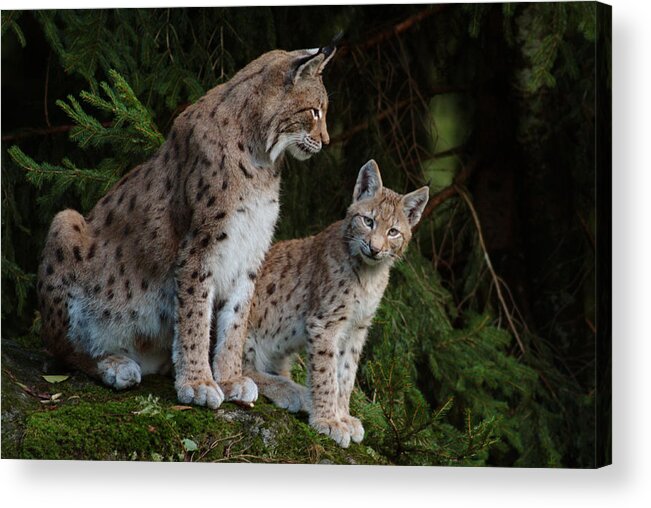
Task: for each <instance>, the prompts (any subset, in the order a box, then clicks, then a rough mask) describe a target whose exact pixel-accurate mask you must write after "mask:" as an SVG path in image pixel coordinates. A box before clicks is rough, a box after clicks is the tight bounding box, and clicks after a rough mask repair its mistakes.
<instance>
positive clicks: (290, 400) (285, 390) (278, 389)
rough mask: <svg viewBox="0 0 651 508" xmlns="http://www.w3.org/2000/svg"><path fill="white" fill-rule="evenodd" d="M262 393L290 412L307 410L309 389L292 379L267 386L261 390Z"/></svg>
mask: <svg viewBox="0 0 651 508" xmlns="http://www.w3.org/2000/svg"><path fill="white" fill-rule="evenodd" d="M262 394H263V395H264V396H265V397H267V398H269V399H270V400H271V401H272V402H273V403H274V404H276V406H278V407H280V408H282V409H286V410H287V411H289V412H290V413H298V412H299V411H306V412H309V407H310V402H309V398H310V395H309V391H308V389H307V388H305V387H304V386H300V385H298V384H296V383H294V382H293V381H288V382H287V383H282V384H278V385H276V386H268V387H267V388H266V389H264V390H263V391H262Z"/></svg>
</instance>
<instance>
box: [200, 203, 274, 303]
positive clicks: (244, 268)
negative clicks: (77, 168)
mask: <svg viewBox="0 0 651 508" xmlns="http://www.w3.org/2000/svg"><path fill="white" fill-rule="evenodd" d="M278 211H279V205H278V194H277V192H273V191H268V192H260V193H257V194H255V195H252V196H246V197H243V199H242V201H240V202H239V204H238V206H237V208H236V209H235V210H233V211H232V212H231V214H230V217H228V219H227V220H226V224H225V229H224V232H225V233H226V235H227V236H228V240H227V241H226V242H224V243H223V245H220V248H219V250H218V251H217V252H216V259H212V260H210V261H209V263H210V264H212V266H213V273H215V274H216V277H215V281H216V285H217V291H218V292H221V291H227V290H228V289H229V288H231V287H232V286H233V281H234V279H238V278H239V277H241V276H243V275H246V273H245V272H254V273H255V272H257V270H258V268H259V267H260V265H261V263H262V260H263V259H264V255H265V253H266V252H267V250H268V249H269V246H270V245H271V239H272V237H273V232H274V227H275V225H276V221H277V219H278Z"/></svg>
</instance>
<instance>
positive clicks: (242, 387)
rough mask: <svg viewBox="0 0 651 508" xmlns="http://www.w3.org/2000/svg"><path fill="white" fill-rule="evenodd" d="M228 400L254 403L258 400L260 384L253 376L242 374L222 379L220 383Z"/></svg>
mask: <svg viewBox="0 0 651 508" xmlns="http://www.w3.org/2000/svg"><path fill="white" fill-rule="evenodd" d="M219 385H220V386H221V388H222V390H224V395H225V397H226V400H231V401H233V400H234V401H238V402H244V403H246V404H252V403H253V402H255V401H256V400H258V386H257V385H256V384H255V383H254V382H253V380H252V379H251V378H248V377H245V376H242V377H236V378H233V379H229V380H228V381H221V382H220V383H219Z"/></svg>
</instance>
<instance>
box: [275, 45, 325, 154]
mask: <svg viewBox="0 0 651 508" xmlns="http://www.w3.org/2000/svg"><path fill="white" fill-rule="evenodd" d="M335 51H336V50H335V48H334V47H325V48H320V49H305V50H298V51H292V52H289V53H284V58H282V59H281V62H282V64H281V68H280V69H279V71H280V72H279V75H281V76H282V80H283V86H282V87H281V90H282V93H281V95H280V96H279V97H278V98H277V103H276V105H277V108H275V110H274V111H273V115H274V118H273V120H272V122H271V124H272V128H271V129H270V131H269V132H268V133H267V140H266V144H267V146H266V149H267V152H268V153H269V156H270V158H271V160H272V161H275V160H276V159H278V157H279V156H280V155H281V154H282V153H283V152H284V151H288V152H289V153H290V154H291V155H292V156H293V157H294V158H296V159H298V160H305V159H309V158H310V157H311V156H312V155H314V154H316V153H318V152H319V151H320V150H321V148H322V147H323V145H327V144H328V143H330V136H329V135H328V129H327V127H326V113H327V111H328V94H327V92H326V89H325V87H324V86H323V80H322V77H321V73H322V72H323V69H324V67H325V66H326V65H327V64H328V62H329V61H330V60H331V59H332V57H333V56H334V54H335Z"/></svg>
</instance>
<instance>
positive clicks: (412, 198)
mask: <svg viewBox="0 0 651 508" xmlns="http://www.w3.org/2000/svg"><path fill="white" fill-rule="evenodd" d="M428 200H429V187H421V188H420V189H418V190H415V191H414V192H410V193H409V194H405V195H404V196H403V197H402V210H403V212H405V215H406V216H407V220H408V221H409V226H411V227H412V228H413V227H414V226H415V225H416V224H418V221H419V220H420V217H421V215H423V210H425V205H426V204H427V201H428Z"/></svg>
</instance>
